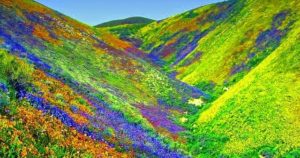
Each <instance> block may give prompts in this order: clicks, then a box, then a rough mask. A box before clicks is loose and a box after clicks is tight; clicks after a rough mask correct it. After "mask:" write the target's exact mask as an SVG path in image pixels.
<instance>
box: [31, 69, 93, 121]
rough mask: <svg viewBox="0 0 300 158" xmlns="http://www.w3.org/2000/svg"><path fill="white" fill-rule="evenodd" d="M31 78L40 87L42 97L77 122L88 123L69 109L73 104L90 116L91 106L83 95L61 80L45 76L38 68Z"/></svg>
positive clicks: (91, 113)
mask: <svg viewBox="0 0 300 158" xmlns="http://www.w3.org/2000/svg"><path fill="white" fill-rule="evenodd" d="M33 78H34V81H33V83H34V85H36V86H37V87H39V88H40V91H41V92H42V93H43V94H42V97H43V98H44V99H45V100H47V101H48V102H49V103H51V104H53V105H55V106H57V107H59V108H60V109H62V110H64V111H66V112H67V113H68V114H69V115H70V116H71V117H72V118H73V119H74V120H75V121H76V122H77V123H80V124H86V123H88V120H87V119H86V118H85V117H84V116H82V115H80V114H77V113H74V112H72V111H71V106H75V107H77V108H78V109H79V111H81V112H84V113H86V114H89V115H91V116H92V115H93V112H92V108H93V107H92V106H90V105H89V104H88V102H87V101H85V99H84V98H83V97H81V96H80V95H78V94H76V93H75V92H74V91H73V90H72V89H71V88H70V87H69V86H67V85H65V84H63V83H62V82H60V81H58V80H56V79H53V78H50V77H48V76H46V74H45V73H44V72H42V71H40V70H37V71H35V72H34V74H33Z"/></svg>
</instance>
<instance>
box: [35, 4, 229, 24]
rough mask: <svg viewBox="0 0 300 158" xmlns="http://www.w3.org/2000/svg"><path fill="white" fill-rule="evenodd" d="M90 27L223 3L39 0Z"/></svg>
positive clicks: (161, 16) (156, 16)
mask: <svg viewBox="0 0 300 158" xmlns="http://www.w3.org/2000/svg"><path fill="white" fill-rule="evenodd" d="M36 1H37V2H39V3H41V4H44V5H45V6H48V7H50V8H52V9H54V10H57V11H59V12H61V13H63V14H65V15H68V16H70V17H72V18H74V19H77V20H79V21H81V22H84V23H86V24H88V25H97V24H100V23H103V22H107V21H111V20H117V19H124V18H128V17H132V16H142V17H146V18H151V19H154V20H161V19H164V18H167V17H170V16H172V15H175V14H179V13H182V12H185V11H188V10H191V9H194V8H197V7H200V6H203V5H206V4H211V3H216V2H220V1H224V0H36Z"/></svg>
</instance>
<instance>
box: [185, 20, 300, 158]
mask: <svg viewBox="0 0 300 158" xmlns="http://www.w3.org/2000/svg"><path fill="white" fill-rule="evenodd" d="M297 26H299V22H298V23H297V25H295V26H294V27H295V28H294V30H293V31H292V32H290V34H289V37H288V38H287V39H286V42H285V43H283V44H281V45H280V47H279V48H278V49H276V50H275V51H274V52H273V53H272V54H271V55H270V56H269V57H267V58H266V59H265V60H264V61H263V62H262V63H261V64H260V65H258V66H257V67H256V68H255V69H253V70H252V71H251V72H250V73H249V74H248V75H246V76H245V78H243V79H242V80H241V81H240V82H238V83H237V84H236V85H234V86H233V87H232V88H231V89H230V90H229V91H227V92H226V93H225V94H224V95H222V96H221V97H220V98H218V99H217V100H216V101H215V102H213V103H212V105H211V107H209V108H208V109H207V110H204V112H202V113H201V114H200V117H199V119H198V121H197V125H198V127H196V130H195V133H194V134H195V135H197V136H202V135H208V136H209V137H211V136H217V137H225V138H226V139H225V140H224V141H223V145H222V146H221V147H219V148H218V150H217V154H219V155H221V154H224V155H229V156H242V155H244V156H245V157H248V156H255V157H258V156H259V155H262V156H263V155H271V156H272V157H273V156H275V157H282V156H284V155H289V154H291V153H293V152H292V150H294V149H297V148H299V146H300V141H299V140H300V137H299V133H300V130H299V129H300V128H299V127H300V118H299V116H298V114H299V112H300V104H299V103H300V98H299V93H300V82H299V79H298V78H299V70H300V58H299V55H298V50H299V49H300V43H299V37H298V34H299V32H300V30H299V29H298V28H297ZM197 136H196V137H197ZM219 141H220V142H222V141H221V139H216V140H212V141H208V144H206V145H208V146H210V144H212V143H213V142H219ZM192 144H193V141H192V142H191V146H193V148H194V150H197V147H199V146H200V145H199V144H197V143H196V145H195V146H194V145H192ZM218 145H219V144H218ZM213 146H214V145H213ZM198 150H199V148H198ZM207 151H208V150H207ZM207 151H205V149H204V150H203V151H202V150H201V149H200V150H199V153H198V154H200V155H201V152H204V153H205V152H207ZM290 152H291V153H290ZM296 152H297V151H294V153H296ZM298 153H299V151H298Z"/></svg>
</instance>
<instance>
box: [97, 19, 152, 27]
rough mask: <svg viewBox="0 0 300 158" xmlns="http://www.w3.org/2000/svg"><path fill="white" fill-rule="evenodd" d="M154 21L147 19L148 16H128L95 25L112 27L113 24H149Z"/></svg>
mask: <svg viewBox="0 0 300 158" xmlns="http://www.w3.org/2000/svg"><path fill="white" fill-rule="evenodd" d="M154 21H155V20H153V19H148V18H144V17H130V18H126V19H121V20H113V21H109V22H105V23H102V24H99V25H96V26H95V27H113V26H118V25H124V24H149V23H151V22H154Z"/></svg>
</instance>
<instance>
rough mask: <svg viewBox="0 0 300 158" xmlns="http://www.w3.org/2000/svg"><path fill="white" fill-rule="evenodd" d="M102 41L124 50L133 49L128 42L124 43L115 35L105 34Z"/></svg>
mask: <svg viewBox="0 0 300 158" xmlns="http://www.w3.org/2000/svg"><path fill="white" fill-rule="evenodd" d="M101 39H102V40H104V41H105V43H107V44H109V45H112V46H115V47H116V48H122V49H123V50H126V49H129V48H131V47H132V45H131V44H129V43H128V42H124V41H122V40H120V39H118V38H116V37H115V36H114V35H112V34H109V33H106V32H105V33H103V34H101Z"/></svg>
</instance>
